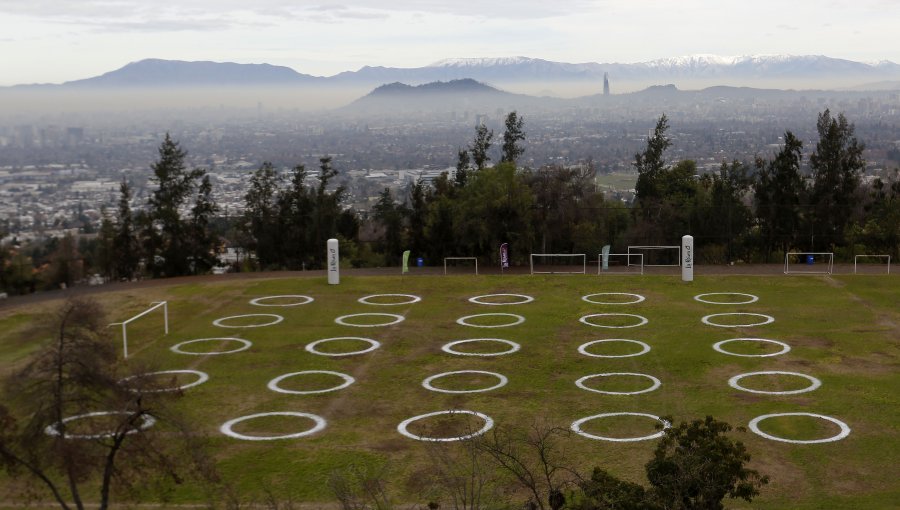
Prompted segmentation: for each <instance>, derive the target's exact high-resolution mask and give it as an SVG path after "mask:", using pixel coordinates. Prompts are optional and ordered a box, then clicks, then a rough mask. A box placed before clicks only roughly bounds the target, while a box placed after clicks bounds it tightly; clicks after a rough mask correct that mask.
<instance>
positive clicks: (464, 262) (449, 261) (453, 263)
mask: <svg viewBox="0 0 900 510" xmlns="http://www.w3.org/2000/svg"><path fill="white" fill-rule="evenodd" d="M473 266H474V267H475V274H478V257H444V274H447V268H448V267H449V268H450V271H452V272H454V273H469V272H470V271H471V269H470V268H471V267H473ZM457 268H460V269H457Z"/></svg>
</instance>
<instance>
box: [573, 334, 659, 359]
mask: <svg viewBox="0 0 900 510" xmlns="http://www.w3.org/2000/svg"><path fill="white" fill-rule="evenodd" d="M605 342H628V343H632V344H638V345H640V346H641V350H640V351H639V352H636V353H634V354H594V353H591V352H588V350H587V349H588V347H590V346H592V345H594V344H600V343H605ZM578 352H580V353H581V354H584V355H585V356H590V357H592V358H630V357H632V356H640V355H641V354H646V353H648V352H650V346H649V345H647V344H645V343H644V342H641V341H640V340H628V339H625V338H609V339H606V340H594V341H591V342H588V343H585V344H581V345H580V346H578Z"/></svg>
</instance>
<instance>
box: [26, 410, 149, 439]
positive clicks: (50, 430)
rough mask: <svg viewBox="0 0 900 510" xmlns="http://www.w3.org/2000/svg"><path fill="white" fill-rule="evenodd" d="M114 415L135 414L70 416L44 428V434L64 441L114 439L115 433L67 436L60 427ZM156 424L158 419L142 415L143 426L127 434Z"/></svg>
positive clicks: (101, 412) (100, 413) (116, 412)
mask: <svg viewBox="0 0 900 510" xmlns="http://www.w3.org/2000/svg"><path fill="white" fill-rule="evenodd" d="M114 414H124V415H130V414H133V413H131V412H130V411H94V412H91V413H84V414H76V415H75V416H69V417H68V418H63V419H62V421H61V422H56V423H52V424H50V425H47V426H46V427H44V434H47V435H48V436H60V437H62V438H63V439H102V438H104V437H112V436H113V435H114V434H115V432H101V433H99V434H65V433H62V432H60V431H59V428H58V426H59V425H60V424H61V423H68V422H70V421H75V420H80V419H82V418H91V417H94V416H110V415H114ZM155 424H156V418H154V417H152V416H150V415H149V414H142V415H141V426H140V427H138V428H136V429H131V430H129V431H128V432H126V434H137V433H138V432H140V431H142V430H147V429H148V428H150V427H152V426H153V425H155Z"/></svg>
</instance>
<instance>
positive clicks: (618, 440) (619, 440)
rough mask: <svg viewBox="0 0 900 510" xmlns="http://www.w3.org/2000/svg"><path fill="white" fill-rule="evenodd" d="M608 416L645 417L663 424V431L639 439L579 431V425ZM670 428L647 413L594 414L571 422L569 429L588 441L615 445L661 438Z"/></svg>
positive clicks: (668, 424) (663, 421) (669, 425)
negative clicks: (609, 442) (593, 440)
mask: <svg viewBox="0 0 900 510" xmlns="http://www.w3.org/2000/svg"><path fill="white" fill-rule="evenodd" d="M610 416H645V417H647V418H652V419H654V420H656V421H658V422H661V423H662V424H663V429H662V430H660V431H659V432H656V433H655V434H650V435H649V436H640V437H606V436H597V435H594V434H589V433H587V432H585V431H583V430H581V425H582V424H584V423H586V422H588V421H591V420H596V419H597V418H608V417H610ZM671 426H672V424H671V423H669V422H668V421H667V420H664V419H662V418H660V417H659V416H656V415H654V414H648V413H601V414H595V415H593V416H586V417H584V418H579V419H577V420H575V421H573V422H572V425H571V426H570V427H569V428H570V429H571V430H572V432H574V433H576V434H578V435H579V436H583V437H586V438H588V439H597V440H599V441H613V442H616V443H629V442H633V441H646V440H648V439H656V438H658V437H662V435H663V434H665V431H666V429H667V428H669V427H671Z"/></svg>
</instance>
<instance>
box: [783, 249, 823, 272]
mask: <svg viewBox="0 0 900 510" xmlns="http://www.w3.org/2000/svg"><path fill="white" fill-rule="evenodd" d="M818 257H822V258H825V259H827V262H826V263H825V264H824V267H823V268H822V269H808V270H805V271H804V270H801V269H799V268H801V267H805V266H814V267H815V260H816V258H818ZM832 273H834V252H830V251H819V252H811V251H801V252H791V253H785V254H784V274H832Z"/></svg>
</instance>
